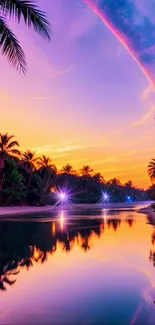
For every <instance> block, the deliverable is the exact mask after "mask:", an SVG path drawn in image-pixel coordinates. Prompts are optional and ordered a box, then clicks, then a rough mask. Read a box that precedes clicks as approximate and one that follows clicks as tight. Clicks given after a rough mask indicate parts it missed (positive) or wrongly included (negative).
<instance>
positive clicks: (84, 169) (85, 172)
mask: <svg viewBox="0 0 155 325" xmlns="http://www.w3.org/2000/svg"><path fill="white" fill-rule="evenodd" d="M80 172H81V174H82V177H83V180H84V190H85V191H87V183H88V180H89V179H90V177H91V174H92V173H93V169H92V168H91V167H90V166H88V165H84V166H83V167H82V168H81V170H80Z"/></svg>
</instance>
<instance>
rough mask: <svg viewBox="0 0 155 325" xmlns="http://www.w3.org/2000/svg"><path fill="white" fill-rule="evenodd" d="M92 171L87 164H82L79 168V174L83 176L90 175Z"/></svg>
mask: <svg viewBox="0 0 155 325" xmlns="http://www.w3.org/2000/svg"><path fill="white" fill-rule="evenodd" d="M92 172H93V169H92V168H91V167H90V166H88V165H84V166H83V167H82V168H81V174H82V175H84V176H90V175H91V174H92Z"/></svg>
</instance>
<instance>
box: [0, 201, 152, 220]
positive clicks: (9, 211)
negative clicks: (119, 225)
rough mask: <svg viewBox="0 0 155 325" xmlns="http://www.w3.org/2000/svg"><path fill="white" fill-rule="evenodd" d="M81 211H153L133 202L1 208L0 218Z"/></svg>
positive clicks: (142, 204)
mask: <svg viewBox="0 0 155 325" xmlns="http://www.w3.org/2000/svg"><path fill="white" fill-rule="evenodd" d="M62 209H63V210H69V209H73V210H83V209H88V210H90V209H110V210H119V209H125V210H128V209H129V210H138V211H139V212H143V213H146V214H147V213H152V214H153V215H154V214H155V213H154V212H153V209H152V208H151V206H150V202H133V203H106V204H72V205H70V206H44V207H40V206H38V207H36V206H22V207H1V208H0V216H1V217H3V216H5V217H6V216H13V215H14V216H19V215H27V214H42V213H50V212H53V213H54V212H58V211H60V210H62Z"/></svg>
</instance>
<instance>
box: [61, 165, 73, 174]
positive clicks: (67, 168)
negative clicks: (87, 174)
mask: <svg viewBox="0 0 155 325" xmlns="http://www.w3.org/2000/svg"><path fill="white" fill-rule="evenodd" d="M61 172H62V173H64V174H72V173H74V170H73V167H72V165H70V164H66V165H65V166H63V167H62V170H61Z"/></svg>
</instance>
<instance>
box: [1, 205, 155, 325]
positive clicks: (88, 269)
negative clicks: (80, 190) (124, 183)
mask: <svg viewBox="0 0 155 325" xmlns="http://www.w3.org/2000/svg"><path fill="white" fill-rule="evenodd" d="M49 217H50V220H49V219H48V217H47V216H46V222H43V220H42V222H40V221H39V220H37V221H36V222H32V221H27V222H22V221H21V222H20V221H19V222H18V221H16V222H12V221H4V222H2V221H1V222H0V290H1V291H0V324H6V323H7V324H45V325H46V324H56V325H58V324H59V325H61V324H62V325H63V324H66V325H67V324H68V325H70V324H75V325H76V324H81V325H93V324H99V325H101V324H107V325H111V324H120V325H121V324H123V325H124V324H125V325H126V324H127V325H128V324H130V325H133V324H137V325H141V324H146V325H148V324H149V325H153V324H154V323H155V321H154V320H155V304H154V303H153V302H154V300H155V267H154V265H155V228H154V225H153V224H149V218H148V217H147V216H145V215H144V214H139V213H137V212H135V211H123V210H122V211H110V210H106V209H102V210H95V211H91V212H90V211H87V212H86V211H83V212H82V211H81V213H80V211H78V213H77V212H76V211H70V212H69V213H67V211H60V213H57V215H54V216H52V218H51V216H49Z"/></svg>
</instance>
